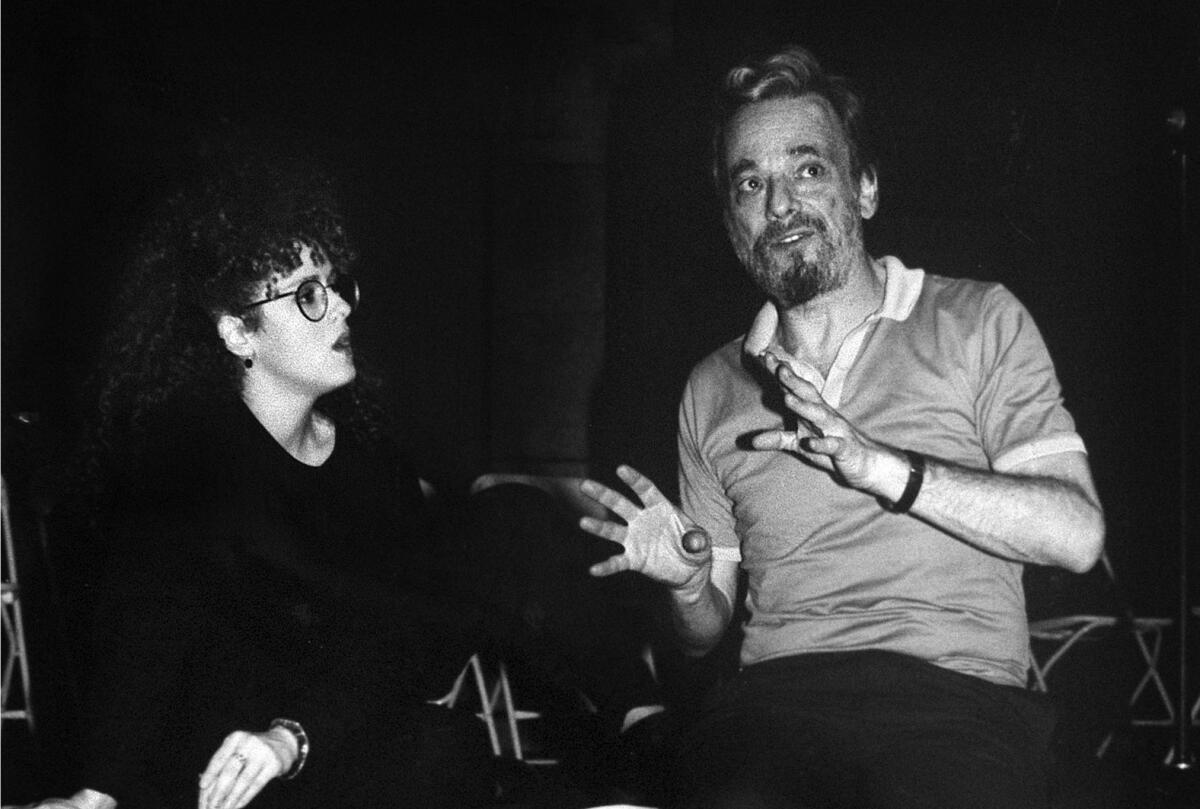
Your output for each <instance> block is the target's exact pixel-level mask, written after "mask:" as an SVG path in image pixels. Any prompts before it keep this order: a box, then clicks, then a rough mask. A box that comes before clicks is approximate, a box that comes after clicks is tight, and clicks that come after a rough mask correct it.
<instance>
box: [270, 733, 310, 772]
mask: <svg viewBox="0 0 1200 809" xmlns="http://www.w3.org/2000/svg"><path fill="white" fill-rule="evenodd" d="M271 727H272V728H283V729H284V730H286V731H288V732H289V733H291V734H292V735H293V736H295V737H296V743H297V752H296V760H295V761H293V762H292V767H291V769H289V770H288V771H287V772H285V773H283V774H282V775H280V776H279V780H281V781H290V780H292V779H293V778H295V777H296V776H297V775H299V774H300V771H301V770H302V769H304V762H305V761H308V734H307V733H305V732H304V728H302V727H300V723H299V722H296V721H294V720H292V719H272V720H271Z"/></svg>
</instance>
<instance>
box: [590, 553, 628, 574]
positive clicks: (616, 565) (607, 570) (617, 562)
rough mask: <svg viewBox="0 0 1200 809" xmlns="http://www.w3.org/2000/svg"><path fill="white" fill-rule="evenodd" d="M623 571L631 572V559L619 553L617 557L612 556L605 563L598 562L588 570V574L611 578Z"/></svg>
mask: <svg viewBox="0 0 1200 809" xmlns="http://www.w3.org/2000/svg"><path fill="white" fill-rule="evenodd" d="M622 570H629V557H628V556H626V555H625V554H623V553H618V554H617V555H616V556H610V557H608V558H607V559H605V560H604V561H603V562H597V563H596V564H594V565H592V566H591V567H589V568H588V573H591V574H592V575H593V576H596V577H601V576H611V575H612V574H614V573H620V572H621V571H622Z"/></svg>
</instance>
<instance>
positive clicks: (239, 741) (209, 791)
mask: <svg viewBox="0 0 1200 809" xmlns="http://www.w3.org/2000/svg"><path fill="white" fill-rule="evenodd" d="M281 766H282V764H281V762H280V760H279V757H278V756H277V755H276V754H275V751H274V750H272V749H271V747H270V746H269V745H268V744H267V743H266V742H265V741H263V740H262V739H261V738H259V737H258V736H257V735H256V734H252V733H248V732H246V731H241V730H239V731H235V732H233V733H231V734H229V735H228V736H226V737H225V740H224V741H223V742H222V743H221V746H220V747H218V748H217V752H215V753H213V756H212V758H211V759H209V762H208V767H206V768H205V770H204V772H203V773H202V774H201V776H200V795H199V798H198V806H199V807H200V809H239V807H242V806H245V805H246V804H248V803H249V802H250V801H252V800H253V799H254V797H255V796H256V795H257V794H258V793H259V792H261V791H262V789H263V787H264V786H266V785H267V782H268V781H270V780H271V779H272V778H274V777H275V776H276V775H278V774H279V772H280V768H281Z"/></svg>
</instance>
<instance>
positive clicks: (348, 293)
mask: <svg viewBox="0 0 1200 809" xmlns="http://www.w3.org/2000/svg"><path fill="white" fill-rule="evenodd" d="M331 289H332V290H333V291H334V292H336V293H337V294H338V297H340V298H341V299H342V300H344V301H345V302H346V303H347V304H349V306H350V311H351V312H353V311H354V310H355V309H357V308H358V281H357V280H355V278H354V276H352V275H350V274H349V273H339V274H338V276H337V278H335V279H333V281H331V282H330V283H329V284H327V285H326V284H323V283H321V281H320V280H318V279H316V278H309V279H308V280H307V281H305V282H303V283H302V284H300V286H298V287H296V288H295V289H293V290H292V291H291V292H284V293H282V294H280V295H276V296H275V297H274V298H264V299H263V300H261V301H255V302H254V303H248V304H246V305H245V306H243V307H242V309H243V310H246V309H253V308H254V307H255V306H262V305H263V304H264V303H273V302H275V301H281V300H283V299H284V298H289V297H290V298H293V299H294V300H295V301H296V308H297V309H299V310H300V314H302V315H304V316H305V317H306V318H308V319H309V320H311V321H312V322H313V323H316V322H317V321H318V320H321V319H322V318H324V317H325V313H326V312H328V311H329V290H331Z"/></svg>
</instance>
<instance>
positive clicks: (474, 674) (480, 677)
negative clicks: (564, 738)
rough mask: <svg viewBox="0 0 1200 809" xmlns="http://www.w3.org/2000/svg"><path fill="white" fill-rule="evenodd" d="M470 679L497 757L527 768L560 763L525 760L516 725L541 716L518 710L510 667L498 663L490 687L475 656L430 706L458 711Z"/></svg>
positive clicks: (500, 661) (553, 760)
mask: <svg viewBox="0 0 1200 809" xmlns="http://www.w3.org/2000/svg"><path fill="white" fill-rule="evenodd" d="M468 675H469V676H470V677H471V679H472V681H473V683H474V684H475V694H476V697H477V698H478V700H479V711H478V713H476V716H478V717H479V718H480V719H482V720H483V723H484V725H486V726H487V731H488V739H489V740H490V741H491V744H492V753H493V754H494V755H496V756H504V755H511V756H512V757H513V758H515V759H516V760H518V761H523V762H525V763H526V764H538V765H553V764H557V763H558V759H553V758H526V757H525V747H524V745H523V744H522V742H521V733H520V729H519V728H518V727H517V722H520V721H523V720H528V719H540V718H541V714H540V713H539V712H537V711H528V710H521V709H519V708H517V707H516V705H515V703H514V700H513V693H512V684H511V683H510V682H509V679H508V667H507V666H506V665H505V664H504V661H503V660H498V661H497V662H496V664H495V676H494V677H493V678H492V679H491V681H490V683H489V680H488V677H487V676H486V675H485V674H484V666H483V660H482V659H481V657H480V655H479V653H478V652H476V653H475V654H473V655H471V656H470V657H469V658H468V659H467V663H466V665H465V666H463V668H462V671H461V672H459V674H458V677H456V678H455V680H454V684H453V685H452V686H451V687H450V690H449V691H448V692H447V693H446V695H445V696H443V697H440V698H439V699H435V700H431V703H432V704H433V705H441V706H443V707H446V708H454V707H457V706H458V705H459V703H460V702H462V700H463V699H464V698H465V695H464V693H463V689H464V687H465V686H466V680H467V677H468ZM498 715H500V716H502V717H503V720H504V727H505V729H506V731H507V734H506V736H505V737H504V740H505V741H507V746H506V745H505V744H503V743H502V741H501V734H500V725H499V723H498V722H497V716H498Z"/></svg>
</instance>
